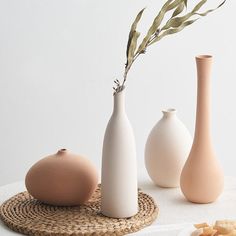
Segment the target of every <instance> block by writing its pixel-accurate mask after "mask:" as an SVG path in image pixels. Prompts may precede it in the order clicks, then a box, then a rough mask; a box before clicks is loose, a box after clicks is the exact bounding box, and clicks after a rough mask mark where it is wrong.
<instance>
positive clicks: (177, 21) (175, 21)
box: [162, 0, 226, 30]
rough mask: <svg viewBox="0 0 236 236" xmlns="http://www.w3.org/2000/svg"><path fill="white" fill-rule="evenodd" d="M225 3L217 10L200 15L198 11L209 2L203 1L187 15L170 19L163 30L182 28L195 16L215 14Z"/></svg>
mask: <svg viewBox="0 0 236 236" xmlns="http://www.w3.org/2000/svg"><path fill="white" fill-rule="evenodd" d="M225 1H226V0H225ZM225 1H223V2H222V3H221V4H220V5H219V6H218V7H217V8H215V9H211V10H208V11H206V12H204V13H198V12H197V11H198V10H199V9H200V8H201V7H202V6H203V5H204V4H205V3H206V2H207V0H202V1H200V2H199V3H198V4H197V5H196V6H195V7H194V8H193V10H192V11H191V12H189V13H187V14H186V15H184V16H181V17H172V18H171V19H169V20H168V21H167V23H166V24H165V26H164V27H163V28H162V30H166V29H169V28H177V27H179V26H181V25H182V24H183V23H184V22H185V21H186V20H188V19H189V18H191V17H192V16H194V15H199V16H206V15H207V14H209V13H210V12H213V11H215V10H216V9H218V8H219V7H221V6H222V5H223V4H224V3H225Z"/></svg>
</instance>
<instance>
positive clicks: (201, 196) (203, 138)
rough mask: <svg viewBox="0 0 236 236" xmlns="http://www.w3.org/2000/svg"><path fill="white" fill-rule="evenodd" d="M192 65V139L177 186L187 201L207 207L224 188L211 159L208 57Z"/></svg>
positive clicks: (213, 155)
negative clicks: (194, 94)
mask: <svg viewBox="0 0 236 236" xmlns="http://www.w3.org/2000/svg"><path fill="white" fill-rule="evenodd" d="M196 65H197V81H198V83H197V84H198V89H197V111H196V125H195V135H194V140H193V145H192V148H191V152H190V155H189V157H188V160H187V161H186V163H185V166H184V168H183V171H182V174H181V181H180V184H181V190H182V192H183V194H184V196H185V197H186V199H187V200H189V201H191V202H194V203H210V202H213V201H215V200H216V199H217V197H218V196H219V195H220V194H221V192H222V190H223V185H224V177H223V172H222V169H221V168H220V165H219V163H218V161H217V159H216V157H215V152H214V149H213V145H212V140H211V131H210V119H211V116H210V113H211V104H210V97H211V94H210V92H211V89H210V85H211V81H210V75H211V67H212V56H208V55H202V56H198V57H196Z"/></svg>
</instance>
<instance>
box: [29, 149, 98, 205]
mask: <svg viewBox="0 0 236 236" xmlns="http://www.w3.org/2000/svg"><path fill="white" fill-rule="evenodd" d="M97 184H98V175H97V171H96V168H95V167H94V165H93V164H92V163H91V162H90V161H89V160H88V159H86V158H84V157H81V156H78V155H75V154H72V153H70V152H69V151H67V150H66V149H61V150H59V151H58V152H57V153H56V154H54V155H51V156H48V157H45V158H43V159H42V160H40V161H38V162H37V163H36V164H34V165H33V166H32V167H31V168H30V170H29V171H28V173H27V175H26V178H25V185H26V188H27V190H28V192H29V193H30V194H31V195H32V196H33V197H34V198H36V199H38V200H40V201H42V202H44V203H47V204H52V205H58V206H74V205H79V204H83V203H84V202H86V201H88V200H89V198H90V197H91V196H92V194H93V192H94V191H95V189H96V187H97Z"/></svg>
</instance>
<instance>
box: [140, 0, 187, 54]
mask: <svg viewBox="0 0 236 236" xmlns="http://www.w3.org/2000/svg"><path fill="white" fill-rule="evenodd" d="M182 1H183V0H175V1H174V2H173V0H168V1H167V2H166V3H165V4H164V5H163V7H162V8H161V10H160V11H159V13H158V15H157V16H156V17H155V19H154V21H153V23H152V25H151V27H150V28H149V30H148V33H147V35H146V36H145V37H144V39H143V41H142V43H141V44H140V46H139V48H138V52H139V53H142V52H144V49H145V48H146V46H147V43H148V41H149V39H150V38H151V36H152V35H153V34H154V33H156V32H157V30H158V27H159V26H160V24H161V22H162V20H163V18H164V16H165V14H166V12H168V11H170V10H172V9H173V8H175V7H177V6H178V3H179V2H182ZM171 3H172V4H171Z"/></svg>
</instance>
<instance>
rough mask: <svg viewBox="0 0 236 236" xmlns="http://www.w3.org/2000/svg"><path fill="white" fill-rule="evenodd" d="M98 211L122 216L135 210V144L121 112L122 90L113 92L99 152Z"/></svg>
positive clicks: (125, 116)
mask: <svg viewBox="0 0 236 236" xmlns="http://www.w3.org/2000/svg"><path fill="white" fill-rule="evenodd" d="M101 183H102V184H101V212H102V214H103V215H106V216H108V217H113V218H126V217H131V216H133V215H135V214H136V213H137V212H138V190H137V167H136V146H135V139H134V135H133V130H132V127H131V125H130V122H129V120H128V117H127V115H126V112H125V92H124V90H123V91H121V92H118V93H116V94H115V95H114V108H113V113H112V116H111V118H110V120H109V123H108V125H107V128H106V132H105V136H104V142H103V152H102V181H101Z"/></svg>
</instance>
